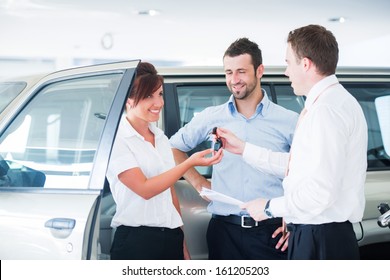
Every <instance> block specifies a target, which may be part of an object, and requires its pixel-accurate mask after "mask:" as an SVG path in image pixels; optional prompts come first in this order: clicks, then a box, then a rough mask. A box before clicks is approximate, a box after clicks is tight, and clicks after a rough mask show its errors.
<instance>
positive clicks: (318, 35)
mask: <svg viewBox="0 0 390 280" xmlns="http://www.w3.org/2000/svg"><path fill="white" fill-rule="evenodd" d="M287 43H290V45H291V48H292V50H293V51H294V52H295V54H296V56H297V59H302V58H304V57H307V58H309V59H310V60H311V61H313V63H314V64H315V66H316V67H317V69H318V71H319V74H322V75H332V74H334V73H336V67H337V63H338V60H339V47H338V44H337V41H336V38H335V36H334V35H333V33H332V32H331V31H329V30H327V29H326V28H325V27H323V26H320V25H313V24H312V25H307V26H304V27H300V28H297V29H295V30H293V31H290V33H289V34H288V38H287Z"/></svg>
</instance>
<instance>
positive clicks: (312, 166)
mask: <svg viewBox="0 0 390 280" xmlns="http://www.w3.org/2000/svg"><path fill="white" fill-rule="evenodd" d="M305 108H306V110H307V111H306V113H305V115H304V116H303V118H302V120H301V121H300V123H299V125H298V126H297V128H296V131H295V135H294V139H293V143H292V147H291V150H290V153H291V158H290V154H288V153H274V152H271V151H269V150H267V149H264V148H260V147H258V146H254V145H252V144H250V143H246V146H245V150H244V153H243V157H244V159H245V160H246V161H247V162H248V163H249V164H251V165H252V166H254V167H255V168H257V169H259V170H261V171H263V172H268V173H271V174H274V175H275V176H278V177H283V176H284V174H286V170H287V168H288V170H289V172H288V175H287V177H285V179H284V180H283V188H284V196H283V197H278V198H275V199H272V200H271V203H270V210H271V213H272V214H273V215H274V216H276V217H284V218H285V221H286V222H287V223H294V224H323V223H330V222H343V221H347V220H349V221H350V222H358V221H361V219H362V217H363V212H364V207H365V197H364V183H365V178H366V169H367V141H368V140H367V137H368V136H367V123H366V120H365V117H364V114H363V111H362V109H361V107H360V105H359V103H358V102H357V100H356V99H355V98H354V97H353V96H352V95H351V94H350V93H349V92H348V91H347V90H345V88H344V87H343V86H342V85H341V84H339V83H338V80H337V78H336V76H335V75H331V76H329V77H326V78H324V79H323V80H321V81H320V82H318V83H317V84H316V85H314V87H313V88H312V89H311V90H310V92H309V94H308V95H307V99H306V102H305ZM289 158H290V159H289Z"/></svg>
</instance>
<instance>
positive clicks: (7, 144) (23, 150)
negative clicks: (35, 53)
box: [0, 74, 122, 188]
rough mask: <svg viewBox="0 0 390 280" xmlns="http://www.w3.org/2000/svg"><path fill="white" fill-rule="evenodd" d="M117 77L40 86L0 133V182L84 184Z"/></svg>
mask: <svg viewBox="0 0 390 280" xmlns="http://www.w3.org/2000/svg"><path fill="white" fill-rule="evenodd" d="M121 76H122V74H107V75H100V76H91V77H82V78H74V79H70V80H65V81H58V82H54V83H51V84H48V85H46V86H44V87H42V88H41V89H40V90H39V92H37V94H35V96H34V98H33V99H32V100H31V101H30V102H29V103H28V104H27V105H26V106H25V107H24V108H23V110H22V111H21V112H20V113H19V114H18V115H17V117H16V118H15V119H14V120H13V122H12V123H11V124H10V125H9V126H8V128H7V129H6V130H5V131H4V132H3V133H2V136H1V137H0V156H1V157H0V186H3V187H4V186H5V187H7V186H8V187H45V188H87V187H88V181H89V174H90V171H91V169H92V165H93V160H94V156H95V152H96V149H97V146H98V143H99V139H100V136H101V133H102V130H103V127H104V124H105V119H106V115H107V114H108V111H109V109H110V106H111V103H112V100H113V98H114V96H115V93H116V91H117V89H118V86H119V82H120V78H121Z"/></svg>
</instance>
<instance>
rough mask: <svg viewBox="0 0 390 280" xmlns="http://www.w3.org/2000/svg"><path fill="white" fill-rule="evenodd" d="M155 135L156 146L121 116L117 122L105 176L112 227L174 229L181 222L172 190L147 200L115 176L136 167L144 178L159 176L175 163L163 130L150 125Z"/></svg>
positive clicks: (180, 224)
mask: <svg viewBox="0 0 390 280" xmlns="http://www.w3.org/2000/svg"><path fill="white" fill-rule="evenodd" d="M149 128H150V130H151V131H152V132H153V133H154V135H155V147H153V145H152V144H151V143H149V142H147V141H145V139H144V138H143V137H142V136H141V135H140V134H139V133H138V132H137V131H136V130H135V129H134V128H133V127H132V126H131V124H130V123H129V122H128V121H127V119H126V116H125V115H124V116H123V117H122V119H121V121H120V124H119V128H118V132H117V135H116V139H115V143H114V145H113V149H112V153H111V158H110V162H109V166H108V170H107V179H108V182H109V183H110V188H111V193H112V196H113V198H114V201H115V203H116V213H115V215H114V217H113V219H112V222H111V226H112V227H114V228H116V227H118V226H120V225H125V226H133V227H137V226H151V227H167V228H177V227H180V226H182V225H183V221H182V219H181V217H180V214H179V213H178V212H177V210H176V208H175V206H174V205H173V202H172V196H171V191H170V189H169V188H168V189H167V190H165V191H164V192H162V193H160V194H158V195H156V196H154V197H152V198H150V199H149V200H146V199H144V198H142V197H141V196H139V195H138V194H136V193H134V192H133V191H132V190H130V189H129V188H128V187H126V186H125V185H124V184H123V183H122V182H121V181H120V180H119V179H118V175H119V174H120V173H122V172H123V171H125V170H128V169H131V168H135V167H139V168H141V170H142V172H143V173H144V174H145V176H146V177H147V178H150V177H154V176H156V175H159V174H161V173H163V172H165V171H167V170H169V169H171V168H172V167H174V166H175V162H174V159H173V155H172V150H171V146H170V144H169V141H168V138H167V137H166V136H165V135H164V133H163V131H162V130H161V129H159V128H158V127H156V126H155V125H154V124H150V125H149Z"/></svg>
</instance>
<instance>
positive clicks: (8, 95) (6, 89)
mask: <svg viewBox="0 0 390 280" xmlns="http://www.w3.org/2000/svg"><path fill="white" fill-rule="evenodd" d="M26 85H27V84H26V83H25V82H1V83H0V113H1V112H2V111H4V109H5V108H6V107H7V105H8V104H9V103H11V101H12V100H14V99H15V97H16V96H18V94H19V93H20V92H21V91H22V90H23V89H24V88H25V87H26Z"/></svg>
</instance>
